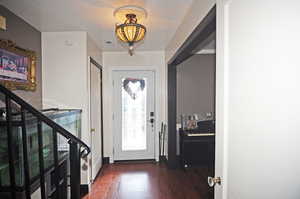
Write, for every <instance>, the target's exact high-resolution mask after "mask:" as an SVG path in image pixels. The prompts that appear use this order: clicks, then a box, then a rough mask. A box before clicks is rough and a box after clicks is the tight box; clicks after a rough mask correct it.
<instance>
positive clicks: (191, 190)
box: [84, 163, 213, 199]
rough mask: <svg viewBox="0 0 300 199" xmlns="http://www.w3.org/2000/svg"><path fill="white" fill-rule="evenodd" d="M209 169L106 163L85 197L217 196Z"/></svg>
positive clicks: (197, 198) (184, 198) (204, 198)
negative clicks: (209, 185)
mask: <svg viewBox="0 0 300 199" xmlns="http://www.w3.org/2000/svg"><path fill="white" fill-rule="evenodd" d="M208 173H209V171H208V169H205V168H197V169H195V168H194V169H188V170H187V171H182V170H180V169H178V170H169V169H167V168H166V166H165V165H164V164H156V163H118V164H111V165H105V166H104V168H103V170H102V172H101V174H100V175H99V176H98V177H97V179H96V181H95V183H94V184H93V186H92V190H91V192H90V193H89V195H87V196H85V197H84V199H213V193H212V192H213V190H212V189H209V188H208V186H207V176H208Z"/></svg>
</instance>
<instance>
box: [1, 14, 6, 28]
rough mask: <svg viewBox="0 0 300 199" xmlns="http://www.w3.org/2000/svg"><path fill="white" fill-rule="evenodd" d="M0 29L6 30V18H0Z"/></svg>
mask: <svg viewBox="0 0 300 199" xmlns="http://www.w3.org/2000/svg"><path fill="white" fill-rule="evenodd" d="M0 29H1V30H6V18H5V17H3V16H0Z"/></svg>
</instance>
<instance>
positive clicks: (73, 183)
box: [0, 85, 90, 199]
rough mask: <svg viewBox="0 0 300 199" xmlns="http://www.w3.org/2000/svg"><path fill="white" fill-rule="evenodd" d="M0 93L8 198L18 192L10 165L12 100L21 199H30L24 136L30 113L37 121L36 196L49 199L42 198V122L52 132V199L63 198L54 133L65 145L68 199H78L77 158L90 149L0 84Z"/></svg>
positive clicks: (12, 148) (13, 170) (13, 196)
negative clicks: (17, 117)
mask: <svg viewBox="0 0 300 199" xmlns="http://www.w3.org/2000/svg"><path fill="white" fill-rule="evenodd" d="M0 93H2V94H3V95H4V97H5V106H6V117H5V118H6V120H5V122H6V125H5V126H6V130H7V142H8V161H9V179H10V188H9V190H10V191H9V192H10V195H11V198H12V199H17V198H19V197H18V195H17V194H18V189H17V185H16V174H15V166H14V162H15V160H16V157H14V156H15V153H14V150H15V149H14V143H13V130H12V122H13V116H12V101H13V102H14V103H16V104H18V105H19V106H20V108H21V130H22V145H23V148H22V149H23V161H24V165H23V166H24V189H25V198H26V199H31V194H32V193H31V184H30V183H31V180H30V169H29V158H28V148H27V146H28V143H27V142H28V141H27V133H26V114H27V113H29V114H32V115H33V116H34V117H36V118H37V134H38V156H39V182H40V193H41V199H46V198H49V196H46V189H45V168H44V154H43V135H42V134H43V132H42V123H45V124H46V125H48V126H49V127H50V128H51V129H52V133H53V149H54V154H53V159H54V183H55V187H56V189H57V190H56V191H54V192H53V193H54V196H53V198H56V199H66V198H63V196H61V193H60V191H58V189H59V187H60V180H59V175H60V173H59V155H58V141H57V136H58V134H60V135H62V136H64V137H65V138H66V139H67V140H68V143H69V158H70V193H71V199H79V198H80V168H81V162H80V160H81V158H84V157H86V156H87V155H88V154H89V153H90V148H89V147H88V146H87V145H86V144H85V143H84V142H82V141H81V140H80V139H78V138H77V137H76V136H74V135H73V134H71V133H70V132H69V131H67V130H66V129H64V128H63V127H61V126H60V125H58V124H57V123H56V122H54V121H52V120H51V119H49V118H48V117H47V116H46V115H44V114H43V113H41V112H40V111H38V110H37V109H35V108H34V107H32V106H31V105H30V104H28V103H27V102H25V101H24V100H23V99H22V98H20V97H18V96H17V95H15V94H14V93H13V92H11V91H10V90H8V89H7V88H5V87H4V86H2V85H0Z"/></svg>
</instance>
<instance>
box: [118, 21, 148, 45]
mask: <svg viewBox="0 0 300 199" xmlns="http://www.w3.org/2000/svg"><path fill="white" fill-rule="evenodd" d="M127 17H128V19H127V20H126V21H125V23H123V24H120V25H117V26H116V35H117V37H118V39H119V40H121V41H123V42H125V43H128V44H129V45H130V46H132V45H133V44H134V43H136V42H139V41H141V40H142V39H144V37H145V34H146V27H145V26H143V25H142V24H138V23H137V19H136V18H135V15H128V16H127Z"/></svg>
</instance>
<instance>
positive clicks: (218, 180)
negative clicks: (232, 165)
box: [207, 176, 222, 187]
mask: <svg viewBox="0 0 300 199" xmlns="http://www.w3.org/2000/svg"><path fill="white" fill-rule="evenodd" d="M221 182H222V180H221V177H210V176H209V177H208V178H207V183H208V186H209V187H214V186H215V185H216V184H217V185H221Z"/></svg>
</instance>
